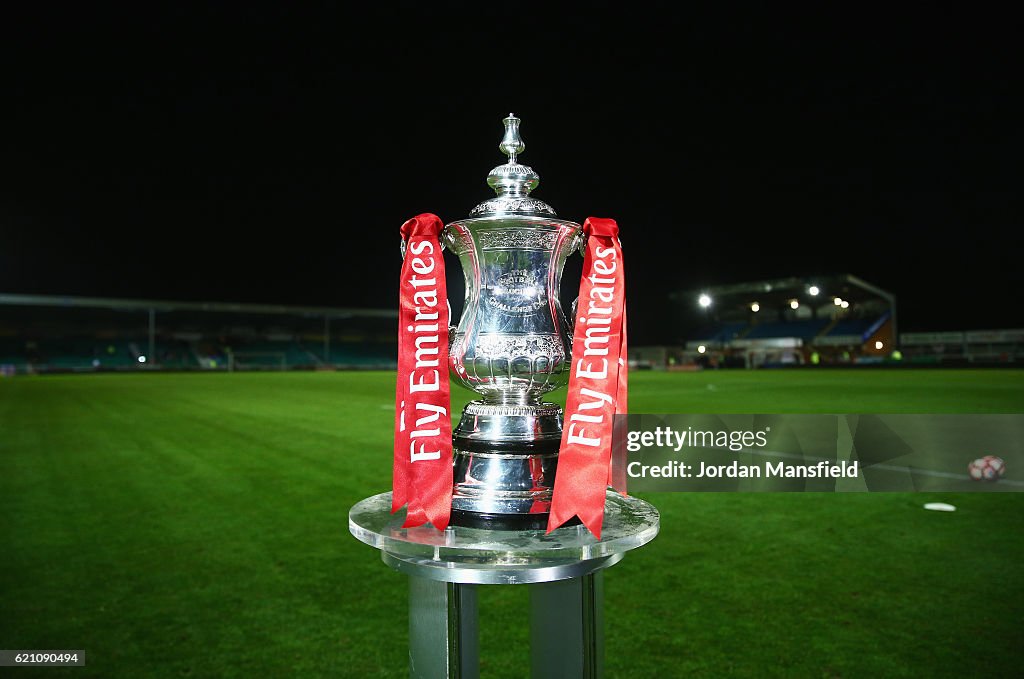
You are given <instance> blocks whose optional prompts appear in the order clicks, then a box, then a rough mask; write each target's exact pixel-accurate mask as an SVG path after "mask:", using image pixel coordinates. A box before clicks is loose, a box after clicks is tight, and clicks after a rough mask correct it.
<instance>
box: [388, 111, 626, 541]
mask: <svg viewBox="0 0 1024 679" xmlns="http://www.w3.org/2000/svg"><path fill="white" fill-rule="evenodd" d="M504 122H505V136H504V138H503V139H502V141H501V143H500V144H499V148H500V149H501V150H502V151H503V152H504V153H505V154H506V155H507V156H508V162H507V163H505V164H504V165H499V166H498V167H496V168H494V169H493V170H491V172H490V174H489V175H488V177H487V183H488V184H489V185H490V186H491V188H493V189H494V191H495V193H496V194H497V195H496V196H495V197H493V198H491V199H489V200H486V201H484V202H482V203H480V204H479V205H477V206H476V207H475V208H473V209H472V210H471V211H470V216H469V218H468V219H463V220H459V221H456V222H452V223H451V224H448V225H447V226H442V222H441V220H440V219H439V218H438V217H437V216H435V215H432V214H423V215H419V216H418V217H416V218H414V219H411V220H409V221H408V222H406V223H405V224H404V225H403V227H402V236H403V241H402V246H403V255H404V257H405V260H404V263H403V269H402V292H401V301H402V310H401V312H400V319H399V344H400V346H399V378H398V394H397V398H396V408H397V416H396V438H395V482H394V493H393V509H394V510H396V511H397V509H399V508H400V507H402V506H404V505H405V504H406V503H408V505H409V511H408V522H407V525H410V526H414V525H421V524H422V523H425V522H427V521H430V522H432V523H433V525H434V526H435V527H436V528H444V527H445V526H447V524H448V522H449V520H450V521H451V522H452V523H454V524H456V525H462V526H470V527H476V528H507V529H513V530H515V529H531V528H542V527H544V526H548V528H549V529H551V528H554V527H557V525H561V524H563V523H565V522H567V521H571V520H573V519H574V517H575V516H579V517H580V518H581V519H583V520H584V523H586V524H587V527H588V528H589V529H591V530H592V532H595V534H600V525H601V518H600V517H601V513H602V512H603V507H604V492H605V489H606V486H607V485H608V481H609V471H608V469H609V457H608V456H609V455H610V449H611V426H612V425H611V421H612V418H613V416H614V414H615V413H618V412H623V411H624V407H625V388H626V365H625V327H624V326H625V322H624V316H625V312H624V301H623V296H624V283H623V275H622V261H621V259H622V258H621V254H622V253H621V248H620V246H619V242H618V227H617V226H616V225H615V222H614V221H612V220H609V219H593V218H592V219H588V220H587V221H586V223H585V224H584V225H583V226H581V225H580V224H577V223H575V222H570V221H566V220H563V219H558V217H557V216H556V214H555V211H554V210H553V209H552V208H551V206H550V205H548V204H547V203H545V202H543V201H540V200H537V199H536V198H533V197H531V196H530V192H531V191H532V190H533V189H535V188H536V187H537V185H538V184H539V183H540V178H539V177H538V176H537V173H536V172H534V171H533V170H532V169H531V168H529V167H527V166H526V165H522V164H521V163H520V162H519V154H521V153H522V152H523V150H524V149H525V148H526V146H525V144H524V143H523V140H522V137H521V136H520V134H519V119H518V118H516V117H515V116H514V115H511V114H509V116H508V117H507V118H505V121H504ZM443 247H447V248H448V249H450V250H451V251H452V252H453V253H454V254H456V255H457V256H458V257H459V260H460V262H461V264H462V270H463V274H464V275H465V279H466V300H465V306H464V309H463V312H462V318H461V319H460V320H459V323H458V326H457V327H456V326H450V325H449V323H448V320H447V318H448V312H447V304H446V302H445V290H444V288H445V278H444V260H443V258H441V255H440V250H441V249H442V248H443ZM577 250H578V251H580V252H581V253H583V254H584V275H583V279H582V281H581V287H580V295H581V298H580V299H581V303H580V308H581V313H580V318H579V319H576V318H575V303H574V309H573V316H574V318H573V319H572V323H570V320H569V319H567V318H566V314H565V312H564V311H563V309H562V303H561V301H560V299H559V291H560V283H561V277H562V270H563V267H564V265H565V261H566V258H567V257H568V256H569V255H570V254H571V253H573V252H575V251H577ZM446 328H447V330H448V332H447V337H445V332H444V331H445V329H446ZM574 330H575V331H576V332H577V333H579V334H581V335H585V337H582V338H580V339H582V340H583V341H578V343H577V346H575V347H574V344H573V337H572V335H573V332H574ZM446 340H447V341H446ZM446 345H447V346H446ZM446 359H447V360H446ZM445 363H448V366H449V367H450V370H451V375H452V376H453V377H454V378H455V380H457V381H458V382H460V383H461V384H462V385H463V386H465V387H468V388H469V389H472V390H473V391H475V392H476V393H477V394H479V396H480V398H478V399H477V400H474V401H472V402H471V403H469V405H467V406H466V408H465V409H464V410H463V412H462V417H461V419H460V420H459V423H458V426H457V427H456V428H455V430H454V432H453V431H451V423H450V420H449V419H448V417H449V411H448V408H449V406H450V401H449V396H448V380H447V376H446V375H444V372H445ZM567 384H568V385H569V392H570V393H569V396H568V399H567V402H566V403H567V409H568V413H569V419H568V426H566V427H565V431H564V433H563V420H564V419H565V417H564V415H563V411H562V408H561V407H560V406H558V405H557V404H554V403H547V402H545V401H544V400H543V399H544V395H545V394H547V393H548V392H550V391H553V390H555V389H558V388H559V387H563V386H566V385H567ZM567 451H568V460H569V462H568V463H569V464H570V465H571V469H572V472H571V473H569V474H567V473H563V475H562V477H559V478H560V480H559V481H558V482H557V483H556V467H557V465H558V461H559V455H560V453H561V455H562V456H563V469H564V468H565V465H566V462H565V461H564V460H565V459H566V454H567ZM446 465H450V466H446ZM445 473H448V474H449V475H448V476H447V478H442V477H444V474H445ZM451 473H454V477H452V476H451V475H450V474H451ZM449 484H450V485H449ZM559 488H564V489H565V490H559ZM549 514H550V518H551V521H550V525H549ZM587 517H589V519H588V518H587Z"/></svg>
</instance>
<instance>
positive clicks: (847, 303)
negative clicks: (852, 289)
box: [839, 299, 850, 309]
mask: <svg viewBox="0 0 1024 679" xmlns="http://www.w3.org/2000/svg"><path fill="white" fill-rule="evenodd" d="M839 306H840V307H841V308H843V309H849V308H850V303H849V302H847V301H846V300H845V299H844V300H843V301H842V302H840V303H839Z"/></svg>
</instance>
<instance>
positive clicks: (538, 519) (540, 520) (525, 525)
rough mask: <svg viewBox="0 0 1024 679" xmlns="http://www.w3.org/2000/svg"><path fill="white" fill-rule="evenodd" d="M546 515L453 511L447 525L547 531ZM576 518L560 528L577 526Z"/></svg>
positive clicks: (485, 528)
mask: <svg viewBox="0 0 1024 679" xmlns="http://www.w3.org/2000/svg"><path fill="white" fill-rule="evenodd" d="M548 516H549V515H548V514H546V513H545V514H489V513H486V512H468V511H465V510H461V509H453V510H452V514H451V520H450V521H449V523H450V524H451V525H453V526H461V527H463V528H481V529H483V530H547V527H548ZM579 523H580V519H579V517H578V516H574V517H572V519H570V520H569V521H566V522H565V523H563V524H562V526H578V525H579Z"/></svg>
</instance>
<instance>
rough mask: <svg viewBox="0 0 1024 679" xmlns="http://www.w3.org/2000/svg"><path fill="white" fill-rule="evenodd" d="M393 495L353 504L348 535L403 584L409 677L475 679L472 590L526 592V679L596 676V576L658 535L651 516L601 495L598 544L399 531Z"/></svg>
mask: <svg viewBox="0 0 1024 679" xmlns="http://www.w3.org/2000/svg"><path fill="white" fill-rule="evenodd" d="M404 521H405V512H404V511H401V512H398V513H396V514H391V493H382V494H380V495H375V496H373V497H369V498H367V499H365V500H363V501H361V502H359V503H357V504H356V505H355V506H354V507H352V510H351V511H350V512H349V521H348V523H349V530H350V531H351V532H352V535H354V536H355V537H356V538H357V539H359V540H360V541H362V542H365V543H366V544H368V545H371V546H372V547H376V548H377V549H379V550H381V559H382V560H383V561H384V563H386V564H387V565H389V566H391V567H392V568H394V569H395V570H397V571H399V572H401V573H405V574H406V575H408V576H409V676H410V677H415V678H420V677H423V678H425V679H437V678H440V677H448V678H450V679H455V678H459V679H471V678H475V677H478V676H479V675H480V663H479V626H478V615H477V590H476V587H477V586H478V585H519V584H522V585H527V586H528V587H529V588H530V656H531V658H530V672H531V676H532V677H533V678H534V679H547V678H551V679H555V678H557V679H573V678H574V677H588V678H590V677H600V676H602V667H603V647H604V639H603V612H602V608H603V598H604V592H603V586H602V578H603V569H605V568H608V567H609V566H613V565H615V564H616V563H618V562H619V561H621V560H622V557H623V556H624V555H625V553H626V552H627V551H629V550H631V549H636V548H637V547H641V546H643V545H645V544H647V543H648V542H650V541H651V540H653V539H654V536H656V535H657V534H658V521H659V517H658V511H657V510H656V509H655V508H654V507H653V506H652V505H650V504H648V503H647V502H644V501H643V500H640V499H637V498H633V497H625V496H622V495H619V494H618V493H615V492H614V491H608V495H607V499H606V501H605V518H604V526H603V527H602V529H601V539H600V540H598V539H596V538H594V536H593V535H591V534H590V533H589V532H588V531H587V530H586V529H585V528H583V527H582V526H570V527H567V528H559V529H558V530H556V531H553V532H552V533H551V534H550V535H547V534H545V533H544V531H543V530H518V531H505V530H486V529H479V528H463V527H461V526H450V527H449V528H448V529H447V530H445V531H444V532H439V531H436V530H434V529H433V528H431V527H429V526H421V527H419V528H402V523H403V522H404Z"/></svg>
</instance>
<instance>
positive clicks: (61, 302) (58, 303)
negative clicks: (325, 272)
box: [0, 293, 398, 318]
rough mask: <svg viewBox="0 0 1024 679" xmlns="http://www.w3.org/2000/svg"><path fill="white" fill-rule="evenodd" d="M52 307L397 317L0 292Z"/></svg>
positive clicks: (376, 313)
mask: <svg viewBox="0 0 1024 679" xmlns="http://www.w3.org/2000/svg"><path fill="white" fill-rule="evenodd" d="M4 305H6V306H55V307H78V308H92V309H114V310H118V311H148V310H153V311H164V312H167V311H210V312H216V313H246V314H289V315H308V316H322V317H327V318H353V317H364V318H367V317H368V318H397V317H398V311H397V310H396V309H354V308H349V307H306V306H285V305H280V304H235V303H231V302H175V301H169V300H150V299H112V298H108V297H71V296H59V295H18V294H4V293H0V306H4Z"/></svg>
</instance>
